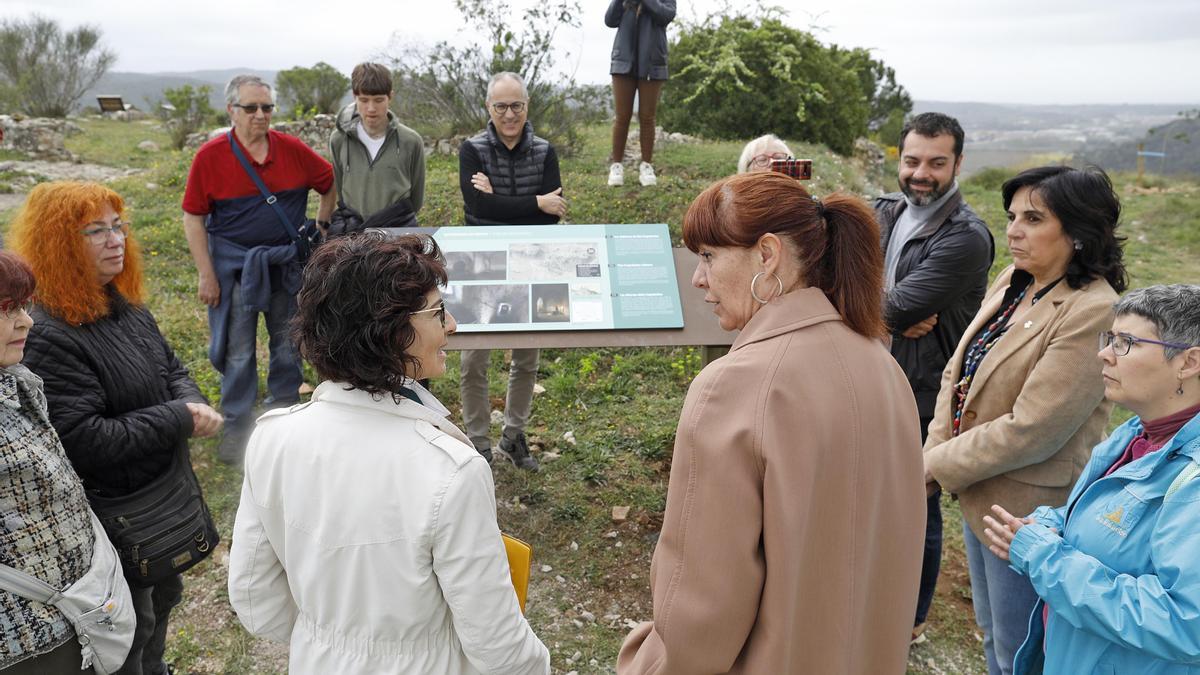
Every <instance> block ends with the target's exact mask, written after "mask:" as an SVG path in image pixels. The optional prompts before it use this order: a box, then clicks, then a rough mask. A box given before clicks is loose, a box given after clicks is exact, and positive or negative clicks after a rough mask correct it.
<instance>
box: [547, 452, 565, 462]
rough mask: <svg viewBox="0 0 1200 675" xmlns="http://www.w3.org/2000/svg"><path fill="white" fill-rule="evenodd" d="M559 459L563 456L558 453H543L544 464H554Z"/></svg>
mask: <svg viewBox="0 0 1200 675" xmlns="http://www.w3.org/2000/svg"><path fill="white" fill-rule="evenodd" d="M559 457H562V455H560V454H558V453H557V452H554V451H553V450H551V451H548V452H543V453H542V461H543V462H553V461H554V460H556V459H558V458H559Z"/></svg>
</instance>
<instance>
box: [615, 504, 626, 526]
mask: <svg viewBox="0 0 1200 675" xmlns="http://www.w3.org/2000/svg"><path fill="white" fill-rule="evenodd" d="M628 518H629V507H628V506H614V507H612V519H613V522H614V523H623V522H625V521H626V520H627V519H628Z"/></svg>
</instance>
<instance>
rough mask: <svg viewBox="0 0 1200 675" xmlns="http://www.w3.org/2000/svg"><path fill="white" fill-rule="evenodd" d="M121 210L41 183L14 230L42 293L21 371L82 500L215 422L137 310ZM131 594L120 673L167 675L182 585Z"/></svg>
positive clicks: (155, 472)
mask: <svg viewBox="0 0 1200 675" xmlns="http://www.w3.org/2000/svg"><path fill="white" fill-rule="evenodd" d="M124 212H125V203H124V201H123V200H122V199H121V197H120V195H118V194H117V193H116V192H113V191H112V190H111V189H109V188H107V187H105V186H103V185H98V184H96V183H75V182H56V183H44V184H42V185H38V186H37V187H35V188H34V189H33V190H32V191H31V192H30V193H29V197H28V198H27V200H26V202H25V206H24V208H23V209H22V210H21V212H20V213H19V214H18V215H17V219H16V221H14V222H13V225H12V234H13V240H14V241H13V244H14V248H15V249H16V250H17V251H18V252H19V253H20V254H21V255H22V256H24V257H25V259H26V260H27V261H28V262H29V264H30V266H31V267H32V268H33V273H34V276H35V278H36V279H37V286H38V294H37V301H36V305H35V307H34V310H33V318H34V321H35V323H34V325H33V328H32V329H30V332H29V337H28V340H27V344H26V348H25V365H26V366H27V367H28V368H29V369H30V370H32V371H33V372H34V373H36V374H37V375H39V376H41V378H42V379H43V380H44V381H45V391H46V399H47V402H48V403H49V409H50V422H51V424H52V425H53V426H54V428H55V429H56V430H57V431H58V435H59V437H60V438H61V439H62V444H63V447H64V448H65V449H66V451H67V456H68V457H69V458H70V460H71V464H72V465H73V466H74V467H75V471H76V472H77V473H78V474H79V477H80V478H82V479H83V486H84V488H85V489H86V490H87V493H88V495H89V497H92V496H95V497H106V498H112V497H121V496H126V495H130V494H132V493H134V492H137V491H138V490H139V489H141V488H143V487H145V486H147V485H148V484H150V483H151V482H152V481H154V480H155V479H156V478H158V477H159V476H161V475H163V474H164V473H165V472H167V471H168V470H169V469H170V467H171V465H172V460H173V458H174V457H176V456H178V455H180V454H181V453H186V448H187V442H188V438H190V437H192V436H210V435H212V434H214V433H216V432H217V431H218V430H219V429H220V427H221V421H222V419H221V416H220V414H219V413H217V412H216V411H215V410H213V409H212V408H211V407H210V406H209V405H208V402H207V400H205V398H204V396H203V395H202V394H201V393H200V389H199V388H198V387H197V386H196V383H195V382H194V381H193V380H192V378H191V377H190V376H189V375H188V371H187V369H186V368H184V366H183V364H182V363H180V361H179V359H178V358H177V357H176V356H175V353H174V352H173V351H172V350H171V347H170V346H169V345H168V344H167V341H166V339H165V338H164V337H163V335H162V332H161V331H159V329H158V324H157V323H156V322H155V320H154V317H153V316H152V315H151V314H150V312H149V310H147V309H146V307H145V306H144V305H143V298H144V296H145V290H144V287H143V284H142V274H141V256H140V252H139V249H138V245H137V241H136V240H135V239H134V238H133V237H132V235H131V233H130V231H129V223H128V222H127V221H126V219H125V215H124ZM110 534H111V531H110ZM118 548H120V547H119V546H118ZM121 555H122V558H123V559H127V558H128V557H129V556H130V552H129V551H121ZM126 562H127V569H128V560H126ZM127 578H128V574H127ZM131 586H133V588H132V589H131V590H132V592H133V602H134V607H135V609H136V611H137V629H136V632H135V634H134V641H133V647H132V649H131V650H130V652H129V658H128V660H127V661H126V663H125V665H124V667H122V668H121V670H120V671H119V672H120V673H124V674H130V673H132V674H135V675H140V674H142V673H146V674H147V675H151V674H154V675H157V674H160V673H166V672H167V667H166V664H165V663H164V662H163V649H164V647H165V645H166V634H167V617H168V616H169V614H170V612H171V609H172V608H173V607H174V606H175V605H177V604H179V601H180V599H181V598H182V593H183V581H182V579H181V577H180V576H179V575H171V576H169V577H167V578H166V579H164V580H161V581H158V582H157V583H155V584H153V585H151V586H148V587H140V588H139V587H137V585H135V584H131Z"/></svg>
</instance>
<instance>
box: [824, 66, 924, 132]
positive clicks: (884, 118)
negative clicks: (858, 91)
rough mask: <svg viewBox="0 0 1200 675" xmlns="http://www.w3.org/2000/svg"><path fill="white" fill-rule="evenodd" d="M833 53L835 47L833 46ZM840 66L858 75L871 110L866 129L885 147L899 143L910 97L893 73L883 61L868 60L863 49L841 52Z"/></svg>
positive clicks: (908, 109)
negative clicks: (885, 145)
mask: <svg viewBox="0 0 1200 675" xmlns="http://www.w3.org/2000/svg"><path fill="white" fill-rule="evenodd" d="M834 50H835V52H838V48H837V47H834ZM838 53H840V54H841V55H842V59H843V63H844V64H845V65H846V67H847V68H851V69H853V70H854V71H855V72H856V73H858V80H859V85H860V86H861V88H862V93H863V95H864V96H865V97H866V98H867V101H868V102H869V103H870V106H871V110H870V113H869V118H868V120H867V128H868V129H870V130H871V131H872V132H874V134H875V136H877V137H878V139H879V140H880V141H882V142H884V143H886V144H887V145H894V144H896V143H897V142H899V139H900V130H901V129H902V128H903V127H904V117H905V116H906V115H908V113H909V112H911V111H912V105H913V104H912V97H911V96H909V94H908V91H907V90H906V89H905V88H904V87H903V86H901V85H900V84H898V83H897V82H896V71H895V70H893V69H892V68H889V67H887V65H885V64H884V63H883V61H877V60H875V59H873V58H871V53H870V51H868V50H866V49H862V48H857V49H851V50H842V51H840V52H838Z"/></svg>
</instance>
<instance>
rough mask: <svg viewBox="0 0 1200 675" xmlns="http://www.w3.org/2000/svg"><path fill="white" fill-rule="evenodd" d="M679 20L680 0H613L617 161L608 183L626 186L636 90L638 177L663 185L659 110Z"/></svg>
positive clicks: (608, 17) (607, 17) (608, 16)
mask: <svg viewBox="0 0 1200 675" xmlns="http://www.w3.org/2000/svg"><path fill="white" fill-rule="evenodd" d="M674 19H675V0H612V1H611V2H610V3H609V5H608V11H607V12H605V13H604V23H605V25H607V26H608V27H609V28H616V29H617V37H616V38H615V39H614V40H613V50H612V66H611V67H610V68H609V73H611V74H612V89H613V102H614V103H615V107H616V117H615V118H614V119H613V136H612V158H611V159H612V164H611V165H610V166H609V167H608V184H609V185H624V184H625V169H624V167H623V166H622V165H621V160H622V159H624V157H625V139H626V137H628V135H629V121H630V120H631V119H632V118H633V95H634V94H635V93H636V94H637V101H638V126H639V127H640V138H641V145H642V163H641V164H640V165H639V166H638V180H639V181H640V182H641V184H642V185H656V184H658V177H657V176H655V175H654V164H653V162H654V115H655V113H656V111H657V110H658V97H659V95H660V94H662V88H663V83H664V82H666V81H667V24H669V23H671V21H673V20H674Z"/></svg>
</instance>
